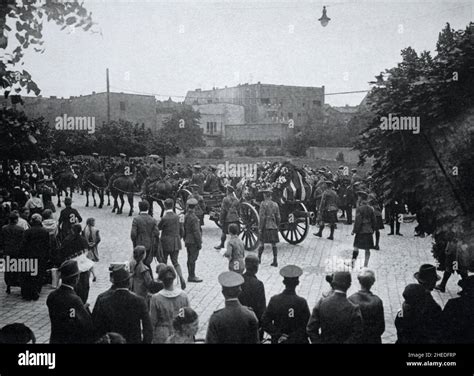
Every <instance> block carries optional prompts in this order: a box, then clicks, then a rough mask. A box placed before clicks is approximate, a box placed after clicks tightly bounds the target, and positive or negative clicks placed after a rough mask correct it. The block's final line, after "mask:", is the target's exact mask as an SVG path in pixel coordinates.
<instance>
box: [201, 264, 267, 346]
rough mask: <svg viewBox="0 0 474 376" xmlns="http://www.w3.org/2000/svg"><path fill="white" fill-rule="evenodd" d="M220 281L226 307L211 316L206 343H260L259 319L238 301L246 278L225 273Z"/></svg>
mask: <svg viewBox="0 0 474 376" xmlns="http://www.w3.org/2000/svg"><path fill="white" fill-rule="evenodd" d="M218 280H219V283H220V285H221V286H222V294H223V295H224V298H225V307H224V308H223V309H220V310H218V311H215V312H214V313H213V314H212V315H211V318H210V319H209V325H208V327H207V334H206V343H218V344H221V343H232V344H251V343H259V336H258V319H257V317H256V316H255V313H254V312H253V311H252V310H251V309H250V308H248V307H245V306H243V305H242V304H240V302H239V299H238V296H239V294H240V292H241V285H242V284H243V283H244V278H243V277H242V276H241V275H240V274H238V273H236V272H224V273H221V274H220V275H219V278H218Z"/></svg>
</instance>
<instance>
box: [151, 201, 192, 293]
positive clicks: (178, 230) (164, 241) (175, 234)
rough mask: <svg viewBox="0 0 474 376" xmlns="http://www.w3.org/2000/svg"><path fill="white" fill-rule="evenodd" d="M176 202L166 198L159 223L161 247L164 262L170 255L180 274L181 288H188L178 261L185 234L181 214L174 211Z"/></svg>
mask: <svg viewBox="0 0 474 376" xmlns="http://www.w3.org/2000/svg"><path fill="white" fill-rule="evenodd" d="M173 206H174V202H173V200H172V199H171V198H167V199H166V200H165V214H164V215H163V218H161V221H160V223H158V229H159V230H160V231H161V248H162V250H163V263H165V264H166V263H167V262H168V256H169V258H170V259H171V262H172V263H173V266H174V269H175V270H176V274H178V277H179V280H180V283H181V289H183V290H184V289H185V288H186V282H185V281H184V277H183V272H182V271H181V266H180V265H179V262H178V254H179V251H180V249H181V238H182V237H183V236H184V227H183V224H182V223H180V221H179V216H178V215H177V214H176V213H175V212H173Z"/></svg>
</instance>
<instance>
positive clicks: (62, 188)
mask: <svg viewBox="0 0 474 376" xmlns="http://www.w3.org/2000/svg"><path fill="white" fill-rule="evenodd" d="M76 181H77V175H75V174H74V172H73V171H72V170H66V171H61V172H59V173H58V174H57V175H56V177H55V178H54V182H55V184H56V187H57V188H58V207H61V193H62V192H64V195H65V197H69V194H70V197H71V198H72V194H73V192H74V187H75V186H76ZM68 188H69V194H68Z"/></svg>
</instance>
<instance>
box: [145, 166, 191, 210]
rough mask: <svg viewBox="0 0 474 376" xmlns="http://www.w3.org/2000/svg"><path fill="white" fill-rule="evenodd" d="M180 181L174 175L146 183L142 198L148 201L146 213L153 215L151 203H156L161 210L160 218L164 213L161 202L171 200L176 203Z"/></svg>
mask: <svg viewBox="0 0 474 376" xmlns="http://www.w3.org/2000/svg"><path fill="white" fill-rule="evenodd" d="M181 181H182V179H179V178H177V175H176V174H173V176H172V177H171V176H165V177H164V178H163V179H157V180H152V181H150V180H149V181H146V182H145V184H144V195H143V198H144V199H145V200H146V201H148V203H149V205H150V206H149V209H148V213H149V214H150V215H153V203H154V202H155V201H156V203H157V204H158V205H159V207H160V208H161V214H160V218H161V217H163V214H164V212H165V208H164V204H163V201H164V200H166V199H167V198H172V199H173V200H174V202H175V203H176V195H177V192H178V190H179V187H180V185H181Z"/></svg>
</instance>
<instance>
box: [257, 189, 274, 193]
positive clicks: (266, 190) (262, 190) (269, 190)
mask: <svg viewBox="0 0 474 376" xmlns="http://www.w3.org/2000/svg"><path fill="white" fill-rule="evenodd" d="M258 193H272V190H271V189H270V188H263V189H261V190H259V191H258Z"/></svg>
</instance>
